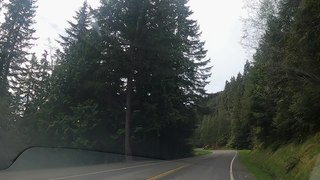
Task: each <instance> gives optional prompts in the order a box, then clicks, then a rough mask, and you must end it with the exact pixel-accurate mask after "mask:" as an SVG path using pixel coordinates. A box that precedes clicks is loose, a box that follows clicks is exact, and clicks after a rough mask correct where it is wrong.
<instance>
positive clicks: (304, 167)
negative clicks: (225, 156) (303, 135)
mask: <svg viewBox="0 0 320 180" xmlns="http://www.w3.org/2000/svg"><path fill="white" fill-rule="evenodd" d="M239 153H240V158H241V161H242V163H243V164H244V165H245V166H246V167H247V169H248V170H249V171H250V172H251V173H252V174H254V175H255V177H256V178H257V179H301V180H304V179H309V178H311V179H320V171H318V172H316V171H315V169H318V170H319V169H320V163H319V153H320V134H318V135H316V136H314V137H313V138H310V139H309V140H307V141H306V142H305V143H303V144H295V143H292V144H288V145H284V146H281V147H279V148H278V149H277V150H275V151H273V150H271V149H265V150H259V151H239ZM315 167H317V168H315Z"/></svg>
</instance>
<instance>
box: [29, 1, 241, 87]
mask: <svg viewBox="0 0 320 180" xmlns="http://www.w3.org/2000/svg"><path fill="white" fill-rule="evenodd" d="M98 2H99V0H88V3H89V4H90V5H91V6H93V7H96V6H98ZM82 3H83V0H54V1H52V0H38V2H37V5H38V11H37V16H36V22H37V24H36V30H37V33H36V36H37V37H38V38H39V39H38V42H37V44H38V46H37V47H35V48H36V50H37V52H38V53H40V52H41V51H42V49H48V47H49V44H50V43H49V41H48V38H50V39H51V42H52V46H55V44H54V40H55V39H57V38H58V34H61V33H64V28H66V27H68V24H67V20H72V16H74V14H75V11H76V10H78V8H79V7H80V6H81V5H82ZM189 5H190V7H191V10H192V11H193V12H194V15H193V19H196V20H197V21H198V23H199V25H200V28H201V31H202V33H203V34H202V39H203V40H204V41H206V48H207V50H208V58H211V60H212V62H211V63H212V66H213V69H212V77H211V79H210V81H211V83H210V85H208V87H207V90H208V92H211V93H212V92H217V91H221V90H223V88H224V84H225V81H226V80H229V79H230V78H231V76H236V75H237V74H238V73H239V72H242V70H243V65H244V63H245V61H246V57H247V56H246V54H245V50H244V49H243V48H242V46H241V45H240V43H239V42H240V39H241V35H242V22H241V20H240V17H242V16H244V15H245V11H244V10H243V0H190V2H189ZM39 50H41V51H39Z"/></svg>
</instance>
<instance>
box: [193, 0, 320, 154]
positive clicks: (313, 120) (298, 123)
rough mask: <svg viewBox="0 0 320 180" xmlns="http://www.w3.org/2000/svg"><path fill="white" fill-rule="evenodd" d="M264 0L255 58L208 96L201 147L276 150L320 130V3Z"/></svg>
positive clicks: (313, 0)
mask: <svg viewBox="0 0 320 180" xmlns="http://www.w3.org/2000/svg"><path fill="white" fill-rule="evenodd" d="M262 2H263V3H262V4H261V7H260V11H259V12H258V14H264V15H266V16H263V17H264V18H265V19H264V20H263V21H265V22H266V23H265V26H264V28H263V29H264V33H263V35H262V36H261V38H260V40H259V45H258V48H257V49H256V53H255V54H254V56H253V60H252V61H250V62H247V63H246V65H245V67H244V73H243V74H239V75H238V76H237V77H233V78H232V79H231V80H230V81H229V82H226V85H225V90H224V91H222V92H220V93H217V94H215V95H214V96H212V97H210V98H209V99H207V101H206V103H205V104H206V106H207V107H208V112H206V113H205V114H204V115H203V118H202V120H201V123H200V124H201V125H200V126H199V128H197V130H196V131H197V133H196V138H195V139H196V143H197V144H198V145H204V144H207V145H213V146H228V147H232V148H238V149H244V148H265V147H272V148H274V149H276V148H277V147H279V146H280V145H282V144H285V143H288V142H296V143H301V142H303V141H304V140H305V139H306V138H307V137H309V136H311V135H314V134H315V133H317V132H319V131H320V111H319V110H320V61H319V59H320V53H319V52H320V18H319V12H320V1H317V0H280V1H269V0H264V1H262ZM275 2H276V3H275ZM266 7H269V8H266ZM266 9H269V12H266V11H265V10H266ZM261 11H263V12H261ZM257 17H259V16H257ZM260 17H261V16H260ZM261 21H262V20H261ZM256 22H257V21H256ZM253 28H254V27H253ZM260 30H261V28H260Z"/></svg>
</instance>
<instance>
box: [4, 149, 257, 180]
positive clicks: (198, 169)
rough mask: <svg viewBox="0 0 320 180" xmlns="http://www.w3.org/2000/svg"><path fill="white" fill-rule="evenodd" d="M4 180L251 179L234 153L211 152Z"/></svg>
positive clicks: (16, 174)
mask: <svg viewBox="0 0 320 180" xmlns="http://www.w3.org/2000/svg"><path fill="white" fill-rule="evenodd" d="M0 179H5V180H20V179H23V180H105V179H111V180H127V179H130V180H135V179H137V180H140V179H145V180H157V179H164V180H165V179H181V180H197V179H199V180H206V179H211V180H212V179H213V180H215V179H216V180H234V179H235V180H242V179H244V180H247V179H248V180H251V179H253V177H252V176H251V175H250V174H249V173H247V172H246V171H245V170H244V168H243V167H242V166H241V164H240V163H239V159H238V155H237V153H236V151H214V152H213V153H212V154H209V155H205V156H200V157H193V158H186V159H180V160H174V161H161V160H150V159H143V160H136V161H131V162H123V163H110V164H100V165H90V166H79V167H66V168H51V169H37V170H14V169H11V168H9V169H8V170H5V171H0Z"/></svg>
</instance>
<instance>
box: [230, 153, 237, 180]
mask: <svg viewBox="0 0 320 180" xmlns="http://www.w3.org/2000/svg"><path fill="white" fill-rule="evenodd" d="M237 154H238V151H236V154H235V155H234V157H233V159H232V161H231V164H230V180H234V177H233V172H232V169H233V162H234V160H235V159H236V157H237Z"/></svg>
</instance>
